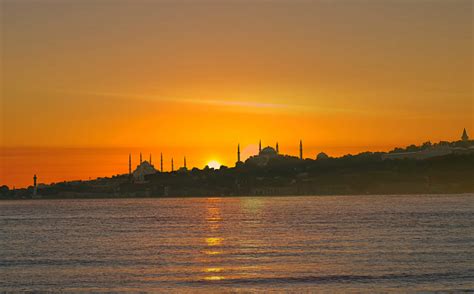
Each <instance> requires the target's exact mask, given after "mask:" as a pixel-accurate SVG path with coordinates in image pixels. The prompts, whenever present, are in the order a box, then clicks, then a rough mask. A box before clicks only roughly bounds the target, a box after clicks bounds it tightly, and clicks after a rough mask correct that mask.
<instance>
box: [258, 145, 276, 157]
mask: <svg viewBox="0 0 474 294" xmlns="http://www.w3.org/2000/svg"><path fill="white" fill-rule="evenodd" d="M259 155H263V156H277V155H278V153H277V152H276V150H275V149H273V148H272V147H270V146H267V147H265V148H263V149H262V151H260V153H259Z"/></svg>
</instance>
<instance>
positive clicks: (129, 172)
mask: <svg viewBox="0 0 474 294" xmlns="http://www.w3.org/2000/svg"><path fill="white" fill-rule="evenodd" d="M131 174H132V154H131V153H129V154H128V175H131Z"/></svg>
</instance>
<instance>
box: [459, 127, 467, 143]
mask: <svg viewBox="0 0 474 294" xmlns="http://www.w3.org/2000/svg"><path fill="white" fill-rule="evenodd" d="M461 140H462V141H464V142H466V141H469V136H468V135H467V132H466V128H464V130H463V131H462V136H461Z"/></svg>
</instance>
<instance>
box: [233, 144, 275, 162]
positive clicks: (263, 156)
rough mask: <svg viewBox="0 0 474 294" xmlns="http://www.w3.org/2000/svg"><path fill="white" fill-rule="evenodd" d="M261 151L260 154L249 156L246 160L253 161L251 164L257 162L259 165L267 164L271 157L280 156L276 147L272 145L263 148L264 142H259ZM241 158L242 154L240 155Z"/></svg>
mask: <svg viewBox="0 0 474 294" xmlns="http://www.w3.org/2000/svg"><path fill="white" fill-rule="evenodd" d="M258 145H259V152H258V155H255V156H251V157H249V158H248V159H247V160H246V161H245V162H248V163H251V164H256V165H259V166H265V165H267V164H268V161H269V160H270V159H271V158H275V157H278V153H277V151H276V150H275V149H273V148H272V147H270V146H267V147H265V148H263V149H262V147H261V146H262V142H261V141H260V142H259V144H258ZM238 157H239V159H240V155H239V156H238Z"/></svg>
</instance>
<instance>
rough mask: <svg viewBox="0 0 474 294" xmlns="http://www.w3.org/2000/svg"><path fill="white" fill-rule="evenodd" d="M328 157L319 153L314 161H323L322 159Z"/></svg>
mask: <svg viewBox="0 0 474 294" xmlns="http://www.w3.org/2000/svg"><path fill="white" fill-rule="evenodd" d="M328 158H329V156H328V155H327V154H326V153H324V152H320V153H319V154H318V155H317V156H316V160H323V159H328Z"/></svg>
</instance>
